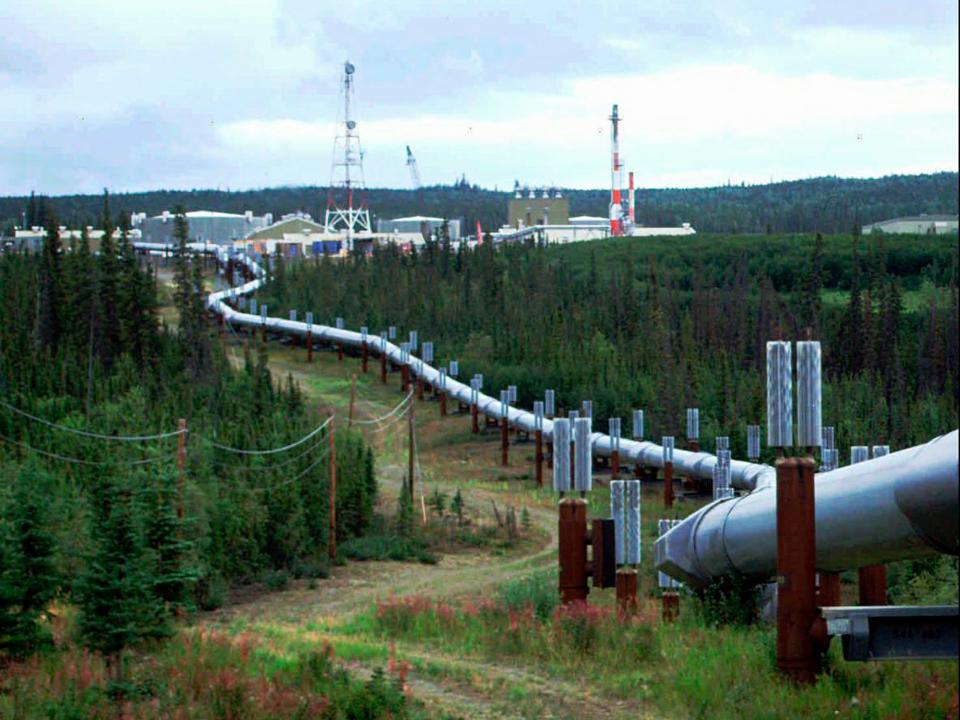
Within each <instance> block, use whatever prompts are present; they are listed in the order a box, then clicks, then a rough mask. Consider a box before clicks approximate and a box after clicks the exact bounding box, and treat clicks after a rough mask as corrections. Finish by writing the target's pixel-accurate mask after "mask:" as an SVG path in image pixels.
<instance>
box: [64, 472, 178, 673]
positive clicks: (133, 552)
mask: <svg viewBox="0 0 960 720" xmlns="http://www.w3.org/2000/svg"><path fill="white" fill-rule="evenodd" d="M93 509H94V512H93V527H92V528H91V534H92V536H93V541H94V547H95V550H94V552H93V554H92V555H91V556H90V557H89V558H88V560H87V563H86V568H85V570H84V572H83V574H82V576H81V577H80V580H79V582H78V585H77V592H76V598H77V604H78V606H79V608H80V614H79V616H78V618H77V627H78V629H79V630H80V634H81V636H82V637H83V639H84V642H85V643H86V645H87V647H90V648H91V649H93V650H96V651H98V652H101V653H103V655H104V656H105V657H106V658H107V663H108V665H109V667H110V668H111V671H112V675H113V678H114V680H120V679H122V677H123V653H124V651H125V650H126V649H127V648H129V647H132V646H134V645H137V644H138V643H140V642H143V641H144V640H146V639H148V638H157V637H163V636H164V635H166V634H168V633H169V628H168V625H167V623H166V618H165V614H164V612H163V609H162V606H161V604H160V601H159V600H158V599H157V597H156V595H154V593H153V592H152V590H153V588H154V581H155V578H152V577H150V575H149V573H148V572H147V571H146V569H145V568H146V564H145V562H144V559H145V558H144V551H143V546H142V545H141V542H140V538H139V537H138V536H137V532H136V518H135V507H134V503H133V499H132V496H131V493H130V492H129V491H128V490H126V489H125V488H122V487H121V486H120V485H119V483H118V481H116V480H114V479H112V478H108V477H105V478H102V479H101V482H100V487H98V488H96V489H95V490H94V493H93Z"/></svg>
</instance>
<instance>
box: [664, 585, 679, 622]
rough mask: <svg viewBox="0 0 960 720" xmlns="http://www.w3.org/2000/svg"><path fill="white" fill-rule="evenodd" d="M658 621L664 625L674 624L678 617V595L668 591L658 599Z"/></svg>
mask: <svg viewBox="0 0 960 720" xmlns="http://www.w3.org/2000/svg"><path fill="white" fill-rule="evenodd" d="M660 601H661V607H660V619H661V620H662V621H663V622H665V623H674V622H676V621H677V618H678V617H679V616H680V593H678V592H674V591H673V590H669V591H667V592H664V593H663V595H662V596H661V598H660Z"/></svg>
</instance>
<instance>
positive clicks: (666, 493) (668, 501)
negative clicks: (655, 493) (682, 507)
mask: <svg viewBox="0 0 960 720" xmlns="http://www.w3.org/2000/svg"><path fill="white" fill-rule="evenodd" d="M663 506H664V507H665V508H672V507H673V463H672V462H666V463H664V464H663Z"/></svg>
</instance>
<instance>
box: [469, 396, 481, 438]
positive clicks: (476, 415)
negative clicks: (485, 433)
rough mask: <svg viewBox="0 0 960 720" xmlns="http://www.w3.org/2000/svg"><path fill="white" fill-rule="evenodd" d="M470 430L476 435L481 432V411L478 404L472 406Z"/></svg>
mask: <svg viewBox="0 0 960 720" xmlns="http://www.w3.org/2000/svg"><path fill="white" fill-rule="evenodd" d="M470 429H471V430H472V431H473V434H474V435H476V434H477V433H479V432H480V410H479V408H477V404H476V403H472V404H471V405H470Z"/></svg>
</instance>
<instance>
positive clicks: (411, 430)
mask: <svg viewBox="0 0 960 720" xmlns="http://www.w3.org/2000/svg"><path fill="white" fill-rule="evenodd" d="M415 407H416V403H413V402H411V403H410V412H409V413H407V430H408V443H407V477H408V478H409V479H408V484H409V490H410V502H411V503H412V502H413V468H414V458H413V448H414V443H415V440H414V432H415V426H414V422H413V410H414V408H415Z"/></svg>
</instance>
